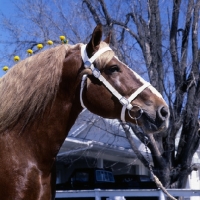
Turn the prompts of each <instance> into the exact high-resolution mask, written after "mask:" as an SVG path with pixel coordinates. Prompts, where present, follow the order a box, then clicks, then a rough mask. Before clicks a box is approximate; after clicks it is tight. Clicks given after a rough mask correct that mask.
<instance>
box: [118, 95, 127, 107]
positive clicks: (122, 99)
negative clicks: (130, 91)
mask: <svg viewBox="0 0 200 200" xmlns="http://www.w3.org/2000/svg"><path fill="white" fill-rule="evenodd" d="M119 102H120V103H121V104H122V105H123V106H125V105H126V106H127V105H128V104H129V101H128V99H127V98H126V97H122V98H121V99H120V100H119Z"/></svg>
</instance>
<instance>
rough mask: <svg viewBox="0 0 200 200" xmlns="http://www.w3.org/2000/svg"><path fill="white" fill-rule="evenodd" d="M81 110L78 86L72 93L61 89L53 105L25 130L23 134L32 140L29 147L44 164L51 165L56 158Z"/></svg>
mask: <svg viewBox="0 0 200 200" xmlns="http://www.w3.org/2000/svg"><path fill="white" fill-rule="evenodd" d="M81 110H82V107H81V105H80V102H79V90H78V88H77V89H76V88H74V91H70V94H69V93H67V92H66V91H64V90H63V89H59V91H58V94H57V97H56V99H55V101H54V103H53V106H49V107H48V108H47V109H46V111H45V113H44V114H43V116H42V119H41V118H38V121H35V122H34V124H33V125H32V126H31V127H27V129H28V130H25V131H24V133H23V135H24V136H25V138H26V139H27V137H28V138H29V140H28V141H30V144H29V148H31V149H32V152H34V156H36V159H37V160H38V161H40V162H41V163H42V165H44V164H50V165H51V164H52V162H53V161H54V160H55V157H56V155H57V153H58V151H59V149H60V147H61V145H62V144H63V142H64V140H65V138H66V137H67V134H68V132H69V130H70V129H71V127H72V126H73V124H74V122H75V120H76V118H77V117H78V115H79V113H80V112H81ZM33 141H34V143H33ZM25 142H26V141H25ZM45 161H46V162H45Z"/></svg>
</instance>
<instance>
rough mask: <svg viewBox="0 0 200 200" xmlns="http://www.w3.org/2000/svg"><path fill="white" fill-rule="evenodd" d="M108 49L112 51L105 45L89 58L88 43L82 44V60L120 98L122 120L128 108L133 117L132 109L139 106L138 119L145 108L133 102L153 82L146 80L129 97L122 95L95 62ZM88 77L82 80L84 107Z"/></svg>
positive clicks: (81, 92) (81, 100) (123, 120)
mask: <svg viewBox="0 0 200 200" xmlns="http://www.w3.org/2000/svg"><path fill="white" fill-rule="evenodd" d="M106 51H112V49H111V48H110V47H108V46H107V47H104V48H102V49H100V50H98V51H97V52H96V53H95V54H94V55H93V56H92V57H91V58H88V56H87V52H86V45H83V46H81V57H82V60H83V62H84V67H85V68H87V69H91V71H92V74H93V76H94V77H96V78H97V79H99V81H101V82H102V83H103V84H104V85H105V86H106V88H107V89H108V90H109V91H110V92H111V93H112V94H113V95H114V96H115V97H116V98H117V99H118V100H119V102H120V103H121V104H122V111H121V120H122V122H125V112H126V109H127V110H128V114H129V116H130V117H131V118H133V117H132V116H131V115H130V111H131V109H132V108H133V107H138V108H140V112H141V114H140V116H139V117H137V118H134V119H135V120H137V119H138V118H140V117H141V115H142V113H143V110H142V108H141V107H140V106H135V105H134V106H133V105H132V104H131V102H132V101H133V100H134V99H135V98H136V97H137V96H138V95H139V94H140V93H141V92H142V91H143V90H144V89H146V88H147V87H149V86H150V85H151V84H150V83H148V82H145V83H144V84H143V85H142V86H141V87H139V88H138V89H137V90H136V91H135V92H134V93H133V94H132V95H131V96H130V97H129V98H128V99H127V98H126V97H124V96H122V95H121V94H119V92H118V91H117V90H116V89H115V88H114V87H113V86H112V85H111V84H110V83H109V82H108V81H107V80H106V79H105V78H104V77H103V76H102V75H101V72H100V71H99V70H98V69H97V68H95V67H94V65H93V62H94V61H95V60H96V59H97V58H98V57H99V56H100V55H101V54H103V53H104V52H106ZM86 79H87V75H86V74H85V75H83V77H82V81H81V90H80V102H81V106H82V107H83V108H85V105H84V103H83V99H82V94H83V88H84V86H85V81H86Z"/></svg>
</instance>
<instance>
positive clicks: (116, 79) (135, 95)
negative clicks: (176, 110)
mask: <svg viewBox="0 0 200 200" xmlns="http://www.w3.org/2000/svg"><path fill="white" fill-rule="evenodd" d="M101 38H102V26H101V25H98V26H97V27H96V28H95V29H94V31H93V34H92V37H91V40H90V42H89V43H88V44H87V45H86V46H85V47H82V59H83V61H84V66H82V67H83V69H84V70H83V71H82V72H81V74H82V75H83V74H87V78H83V80H82V82H84V81H85V83H84V84H82V90H81V95H80V96H81V97H80V101H81V102H82V106H85V107H86V108H88V109H89V110H90V111H91V112H93V113H95V114H97V115H100V116H102V117H105V118H118V119H121V120H122V121H124V122H125V121H127V122H131V123H134V124H138V125H140V126H142V128H143V129H144V131H145V132H146V133H155V132H159V131H161V130H165V129H166V128H167V127H168V122H169V109H168V106H167V104H166V102H165V101H164V99H163V98H162V96H161V94H160V93H159V92H158V91H157V90H156V89H155V88H154V87H153V86H152V85H151V84H150V83H148V82H146V81H145V80H144V79H143V78H141V77H140V76H139V75H138V74H137V73H136V72H134V71H133V70H131V69H130V68H129V67H128V66H126V65H125V64H124V63H122V62H121V61H120V60H119V59H118V58H117V57H116V56H115V55H114V52H113V51H112V50H111V49H110V48H109V42H110V34H109V36H108V37H107V38H106V39H105V40H104V41H101ZM103 49H104V50H103ZM99 51H101V53H99V55H97V54H98V52H99Z"/></svg>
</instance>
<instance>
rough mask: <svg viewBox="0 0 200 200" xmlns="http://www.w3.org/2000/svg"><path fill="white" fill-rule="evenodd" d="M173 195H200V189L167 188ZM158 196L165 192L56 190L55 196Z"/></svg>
mask: <svg viewBox="0 0 200 200" xmlns="http://www.w3.org/2000/svg"><path fill="white" fill-rule="evenodd" d="M167 191H168V192H169V193H170V194H171V195H172V196H174V197H180V196H181V197H192V196H198V197H200V190H191V189H168V190H167ZM116 196H125V197H159V200H165V197H166V196H165V194H164V193H163V192H162V190H160V189H158V190H147V189H145V190H135V189H132V190H101V189H95V190H63V191H57V192H56V198H60V199H62V198H80V197H93V198H95V200H100V199H101V197H116Z"/></svg>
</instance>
